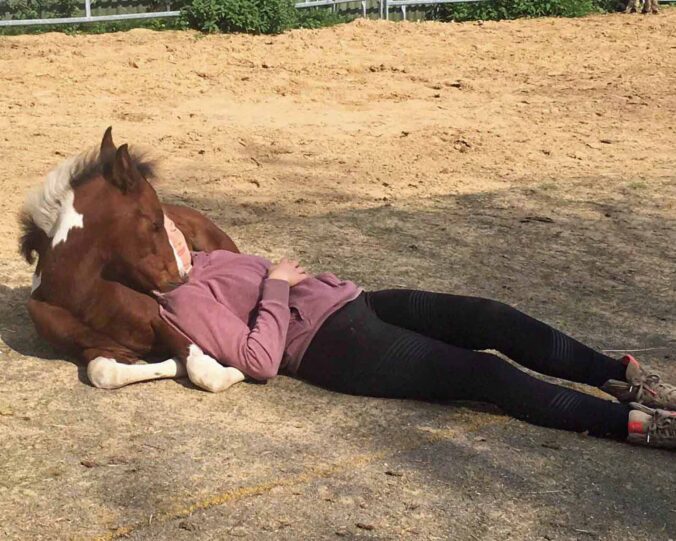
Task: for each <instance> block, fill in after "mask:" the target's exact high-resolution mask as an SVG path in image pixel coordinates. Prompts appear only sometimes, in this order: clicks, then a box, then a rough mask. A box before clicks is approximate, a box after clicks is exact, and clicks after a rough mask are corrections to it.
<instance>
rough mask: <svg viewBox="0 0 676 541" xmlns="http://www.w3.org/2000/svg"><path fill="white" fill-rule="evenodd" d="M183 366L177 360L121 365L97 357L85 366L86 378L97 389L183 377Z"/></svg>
mask: <svg viewBox="0 0 676 541" xmlns="http://www.w3.org/2000/svg"><path fill="white" fill-rule="evenodd" d="M185 374H186V371H185V366H183V363H182V362H180V361H178V360H177V359H168V360H166V361H164V362H161V363H152V364H122V363H118V362H117V361H116V360H115V359H109V358H108V357H97V358H96V359H94V360H93V361H91V362H90V363H89V364H88V365H87V377H89V381H90V382H91V383H92V385H93V386H94V387H98V388H99V389H119V388H120V387H124V386H125V385H129V384H131V383H138V382H140V381H150V380H153V379H161V378H181V377H183V376H185Z"/></svg>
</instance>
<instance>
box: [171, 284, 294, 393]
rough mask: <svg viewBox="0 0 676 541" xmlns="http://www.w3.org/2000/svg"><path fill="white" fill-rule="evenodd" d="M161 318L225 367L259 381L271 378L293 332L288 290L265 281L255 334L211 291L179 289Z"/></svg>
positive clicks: (173, 294) (253, 327) (286, 285)
mask: <svg viewBox="0 0 676 541" xmlns="http://www.w3.org/2000/svg"><path fill="white" fill-rule="evenodd" d="M160 315H161V316H162V319H164V320H165V321H166V322H167V323H169V324H170V325H172V326H173V327H174V328H176V329H177V330H178V331H180V332H181V333H182V334H184V335H185V336H186V337H187V338H188V339H189V340H191V341H192V342H194V343H195V344H196V345H197V346H199V347H200V348H201V349H202V350H203V351H205V352H206V353H208V354H209V355H211V356H212V357H214V358H215V359H216V360H218V361H219V362H220V363H222V364H226V365H228V366H233V367H235V368H237V369H239V370H241V371H242V372H244V374H246V375H247V376H249V377H250V378H253V379H256V380H266V379H270V378H273V377H274V376H276V375H277V372H278V371H279V366H280V364H281V362H282V357H283V356H284V347H285V344H286V333H287V331H288V328H289V319H290V311H289V284H288V282H286V281H285V280H272V279H266V280H265V281H264V282H263V292H262V295H261V299H260V301H259V303H258V314H257V316H256V320H255V322H254V324H253V326H252V327H251V328H249V326H248V325H247V324H246V323H244V322H243V321H242V320H241V319H239V318H238V317H237V316H236V315H235V314H233V313H232V312H231V311H230V310H229V309H228V308H227V307H226V306H225V305H223V304H221V303H220V302H218V300H216V299H215V298H214V296H213V295H212V294H211V292H210V291H209V290H208V289H207V288H190V287H186V286H181V287H179V288H178V289H177V290H176V291H174V292H172V293H171V295H170V296H169V298H164V299H163V301H161V302H160Z"/></svg>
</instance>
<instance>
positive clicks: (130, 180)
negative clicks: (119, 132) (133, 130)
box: [109, 144, 142, 193]
mask: <svg viewBox="0 0 676 541" xmlns="http://www.w3.org/2000/svg"><path fill="white" fill-rule="evenodd" d="M141 179H142V177H141V174H140V173H139V171H138V169H137V168H136V165H134V161H133V160H132V159H131V156H130V155H129V147H128V146H127V145H126V144H124V145H122V146H121V147H120V148H118V149H117V152H116V153H115V160H114V161H113V170H112V174H111V177H110V179H109V180H110V181H111V182H112V183H113V184H114V185H115V186H116V187H117V188H119V189H120V191H122V193H129V192H133V191H134V190H136V188H138V186H139V182H140V180H141Z"/></svg>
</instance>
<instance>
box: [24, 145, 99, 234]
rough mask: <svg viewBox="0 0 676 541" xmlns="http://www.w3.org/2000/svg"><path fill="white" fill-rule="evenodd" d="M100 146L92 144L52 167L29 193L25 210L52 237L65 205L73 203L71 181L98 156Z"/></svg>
mask: <svg viewBox="0 0 676 541" xmlns="http://www.w3.org/2000/svg"><path fill="white" fill-rule="evenodd" d="M99 152H100V150H99V148H98V147H92V148H90V149H89V150H85V151H83V152H80V153H79V154H76V155H75V156H71V157H70V158H66V159H65V160H64V161H62V162H61V163H60V164H59V165H58V166H56V167H55V168H54V169H52V170H51V171H50V172H49V173H48V174H47V177H46V178H45V181H44V182H43V183H42V185H41V186H38V187H37V188H36V189H35V190H33V191H32V192H31V193H29V194H28V196H27V197H26V201H25V203H24V205H23V208H22V210H23V212H24V213H25V214H27V215H28V216H30V217H31V218H32V219H33V222H35V225H37V226H38V227H39V228H40V229H42V230H43V231H44V232H45V233H46V234H47V236H48V237H49V238H53V237H54V234H55V229H56V226H57V224H58V222H59V215H60V214H61V211H62V209H63V207H64V204H68V203H70V204H71V205H72V202H73V197H74V195H73V187H72V186H71V180H72V179H73V178H75V177H77V176H78V175H79V174H81V173H82V172H83V171H84V170H85V169H86V168H87V167H89V166H90V165H91V164H92V163H93V162H95V161H97V160H98V159H99Z"/></svg>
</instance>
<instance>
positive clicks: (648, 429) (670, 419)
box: [627, 402, 676, 449]
mask: <svg viewBox="0 0 676 541" xmlns="http://www.w3.org/2000/svg"><path fill="white" fill-rule="evenodd" d="M631 407H632V408H634V409H633V410H632V411H630V412H629V423H628V425H627V427H628V431H629V435H628V436H627V441H628V442H629V443H636V444H639V445H648V446H650V447H660V448H662V449H676V412H675V411H666V410H660V409H652V408H649V407H647V406H644V405H643V404H638V403H637V402H632V403H631Z"/></svg>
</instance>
